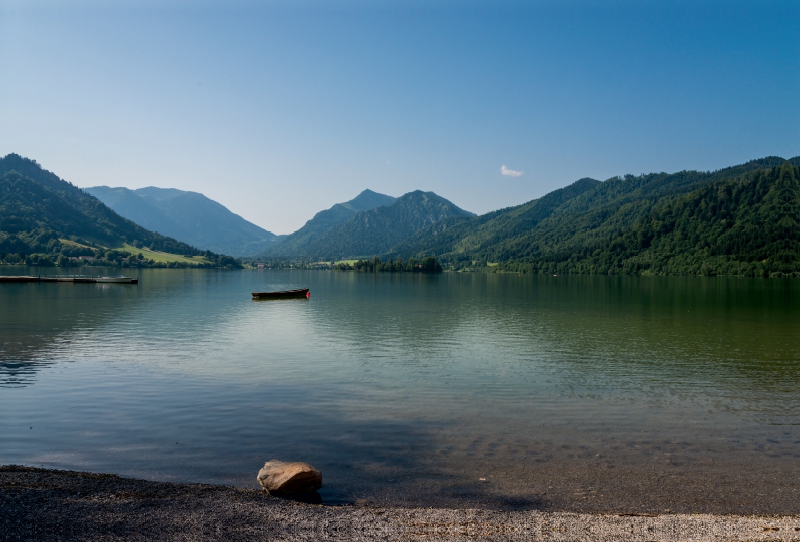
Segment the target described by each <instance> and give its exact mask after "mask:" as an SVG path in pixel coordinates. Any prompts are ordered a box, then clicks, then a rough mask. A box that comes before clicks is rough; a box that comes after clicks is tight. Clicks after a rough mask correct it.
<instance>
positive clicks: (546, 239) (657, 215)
mask: <svg viewBox="0 0 800 542" xmlns="http://www.w3.org/2000/svg"><path fill="white" fill-rule="evenodd" d="M797 166H800V158H794V159H792V160H790V161H785V160H784V159H782V158H778V157H769V158H764V159H761V160H754V161H751V162H748V163H747V164H743V165H741V166H736V167H732V168H727V169H723V170H719V171H715V172H695V171H683V172H680V173H676V174H672V175H668V174H666V173H659V174H650V175H641V176H638V177H634V176H631V175H628V176H625V177H615V178H612V179H609V180H607V181H605V182H603V183H598V182H596V181H591V180H589V179H583V180H581V181H578V182H577V183H575V184H573V185H571V186H570V187H567V188H565V189H561V190H560V191H558V190H557V191H555V192H552V193H550V194H548V195H546V196H544V197H542V198H540V199H538V200H534V201H532V202H530V203H528V204H525V205H522V206H519V207H513V208H510V209H504V210H501V211H496V212H494V213H490V214H488V215H483V216H480V217H476V218H472V219H466V220H464V219H462V220H458V221H456V220H453V219H450V220H447V221H444V222H442V223H439V224H436V225H434V226H432V227H429V228H427V229H425V230H421V231H419V232H417V234H416V235H415V236H413V237H412V238H410V239H408V240H407V241H406V242H405V243H402V244H399V245H398V246H396V247H394V248H393V249H392V250H390V251H387V253H386V254H385V255H386V256H392V257H398V256H399V257H404V258H408V257H417V258H419V257H422V256H425V255H431V254H434V255H436V256H437V257H438V258H439V259H440V260H442V261H443V262H444V263H445V264H449V265H451V266H453V267H455V268H461V267H466V268H482V267H483V268H485V266H486V265H487V264H488V263H492V264H499V265H497V268H499V269H507V270H513V271H529V272H545V273H629V274H745V275H758V276H761V275H773V276H776V275H798V273H800V266H798V264H797V259H796V258H797V256H798V252H797V242H798V239H800V237H798V235H797V229H796V224H797V212H798V208H799V207H798V206H800V200H799V199H798V191H797V179H798V170H797ZM774 224H781V226H780V227H778V226H774ZM793 224H795V226H793ZM759 247H760V248H759ZM792 247H794V248H792ZM793 251H794V252H793Z"/></svg>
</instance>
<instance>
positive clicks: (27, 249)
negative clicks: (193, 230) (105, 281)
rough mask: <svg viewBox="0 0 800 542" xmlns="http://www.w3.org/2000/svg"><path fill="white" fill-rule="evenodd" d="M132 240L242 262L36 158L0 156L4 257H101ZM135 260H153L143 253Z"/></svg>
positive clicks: (0, 250)
mask: <svg viewBox="0 0 800 542" xmlns="http://www.w3.org/2000/svg"><path fill="white" fill-rule="evenodd" d="M126 243H127V244H128V245H130V246H133V247H147V248H149V249H151V250H153V251H160V252H166V253H170V254H178V255H185V256H189V257H192V256H203V257H207V258H206V264H207V265H222V266H238V265H239V264H238V263H237V262H236V261H235V260H233V259H232V258H230V257H228V256H222V255H218V254H214V253H210V252H207V251H206V252H203V251H200V250H197V249H196V248H194V247H192V246H190V245H187V244H185V243H180V242H178V241H176V240H174V239H171V238H169V237H164V236H162V235H158V234H157V233H154V232H151V231H149V230H146V229H145V228H142V227H141V226H139V225H137V224H135V223H133V222H131V221H130V220H127V219H125V218H123V217H121V216H119V215H118V214H117V213H115V212H114V211H112V210H111V209H109V208H108V207H107V206H105V205H104V204H103V203H102V202H100V201H99V200H98V199H97V198H95V197H93V196H91V195H89V194H87V193H85V192H84V191H83V190H81V189H80V188H78V187H76V186H73V185H72V184H70V183H68V182H66V181H63V180H61V179H59V178H58V177H57V176H56V175H55V174H53V173H51V172H49V171H46V170H44V169H42V168H41V166H39V164H37V163H36V162H35V161H33V160H29V159H27V158H23V157H21V156H19V155H16V154H9V155H7V156H6V157H4V158H2V159H0V261H6V262H21V261H27V262H29V263H34V264H36V263H42V264H43V265H47V264H49V263H52V262H55V261H57V260H58V258H59V257H65V258H69V257H78V256H97V257H98V260H99V259H100V258H103V259H105V253H106V252H107V249H109V248H119V247H121V246H123V245H124V244H126ZM118 252H119V251H118ZM101 253H102V256H101V255H100V254H101ZM126 260H127V257H126ZM134 260H135V262H134ZM62 261H63V260H62ZM130 263H131V264H134V263H135V264H136V265H138V266H141V265H148V262H147V261H143V259H139V258H138V257H137V258H134V259H133V260H131V261H130ZM156 263H157V262H154V265H155V264H156Z"/></svg>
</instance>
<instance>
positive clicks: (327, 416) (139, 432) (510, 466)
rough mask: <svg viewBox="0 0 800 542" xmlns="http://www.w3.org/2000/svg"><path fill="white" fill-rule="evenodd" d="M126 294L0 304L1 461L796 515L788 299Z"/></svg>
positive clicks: (796, 428) (684, 286)
mask: <svg viewBox="0 0 800 542" xmlns="http://www.w3.org/2000/svg"><path fill="white" fill-rule="evenodd" d="M26 271H30V270H26ZM26 271H22V270H21V268H20V269H14V268H13V267H6V268H4V269H2V271H0V272H2V273H4V274H23V273H24V272H26ZM76 271H78V270H76ZM124 271H125V272H126V273H128V274H130V273H135V274H136V276H138V278H139V279H140V280H139V284H138V285H114V284H85V285H84V284H3V285H1V286H2V288H0V308H2V310H1V311H0V434H2V435H3V438H2V439H0V463H2V464H12V463H15V464H25V465H30V466H36V467H40V466H44V467H49V468H62V469H73V470H85V471H94V472H114V473H117V474H121V475H125V476H131V477H139V478H145V479H151V480H166V481H187V482H207V483H218V484H228V485H237V486H242V487H256V482H255V476H256V473H257V472H258V469H259V468H260V467H261V466H262V465H263V463H264V462H265V461H267V460H270V459H273V458H275V459H281V460H288V461H293V460H298V461H307V462H309V463H311V464H313V465H314V466H315V467H317V468H318V469H320V470H321V471H322V472H323V478H324V486H323V489H322V490H321V492H320V493H321V495H322V498H323V501H324V502H327V503H331V504H342V503H348V502H354V501H357V500H362V499H363V500H366V501H367V502H372V503H376V504H393V505H410V506H449V507H469V506H483V507H496V508H511V509H559V510H575V511H628V512H649V513H657V512H664V511H666V510H669V511H671V512H720V513H756V512H760V513H792V512H797V511H798V509H800V506H799V504H800V495H798V493H797V490H796V489H795V487H794V486H795V485H796V480H797V479H798V477H800V394H799V393H798V392H797V382H798V377H799V376H800V318H798V316H800V281H798V280H790V279H786V280H781V279H779V280H758V279H734V278H688V277H687V278H683V277H672V278H666V277H610V276H559V277H548V276H515V275H510V274H455V273H446V274H442V275H435V276H424V275H419V274H397V275H393V274H363V273H352V272H349V273H348V272H324V271H277V270H268V271H223V270H190V269H187V270H178V269H168V270H156V269H153V270H134V269H126V270H124ZM305 287H308V288H310V289H311V297H310V299H308V300H306V299H287V300H265V301H254V300H252V299H251V296H250V292H253V291H267V290H285V289H292V288H305Z"/></svg>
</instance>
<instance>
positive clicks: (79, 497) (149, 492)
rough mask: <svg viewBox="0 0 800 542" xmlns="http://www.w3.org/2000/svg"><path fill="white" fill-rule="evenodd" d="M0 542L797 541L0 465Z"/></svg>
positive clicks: (672, 517) (798, 525)
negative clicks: (336, 501)
mask: <svg viewBox="0 0 800 542" xmlns="http://www.w3.org/2000/svg"><path fill="white" fill-rule="evenodd" d="M0 529H2V531H0V539H1V540H53V541H57V540H92V541H98V540H286V541H290V540H462V539H463V540H473V539H475V540H550V541H562V540H563V541H567V540H569V541H578V540H598V541H604V540H633V541H639V540H640V541H662V540H664V541H666V540H704V541H706V540H742V541H744V540H781V541H785V540H798V541H800V515H752V516H746V515H723V514H658V515H641V514H625V513H622V512H620V513H616V514H611V513H602V514H588V513H574V512H558V511H498V510H481V509H448V508H404V507H387V506H375V505H367V504H359V503H356V504H353V505H347V506H324V505H315V504H305V503H299V502H294V501H288V500H283V499H279V498H275V497H272V496H269V495H267V494H265V493H264V492H261V491H258V490H255V489H241V488H234V487H225V486H214V485H205V484H176V483H166V482H150V481H145V480H136V479H129V478H122V477H119V476H116V475H112V474H93V473H85V472H74V471H57V470H48V469H36V468H30V467H20V466H14V465H10V466H4V467H0Z"/></svg>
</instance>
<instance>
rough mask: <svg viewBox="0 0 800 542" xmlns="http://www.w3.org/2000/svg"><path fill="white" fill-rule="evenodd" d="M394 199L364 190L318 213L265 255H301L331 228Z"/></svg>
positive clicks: (388, 203) (390, 202) (392, 201)
mask: <svg viewBox="0 0 800 542" xmlns="http://www.w3.org/2000/svg"><path fill="white" fill-rule="evenodd" d="M396 199H397V198H393V197H392V196H387V195H385V194H378V193H377V192H373V191H372V190H369V189H367V190H364V191H363V192H361V193H360V194H359V195H358V196H356V197H355V198H353V199H351V200H350V201H346V202H344V203H337V204H336V205H334V206H333V207H331V208H330V209H325V210H324V211H320V212H318V213H317V214H315V215H314V218H312V219H311V220H309V221H308V222H306V223H305V225H304V226H303V227H302V228H300V229H299V230H297V231H296V232H294V233H293V234H291V235H288V236H286V237H285V238H284V239H282V240H281V241H279V242H277V243H275V244H274V245H273V246H271V247H270V248H268V249H267V251H266V254H267V255H270V256H300V255H303V254H305V253H306V252H307V250H306V249H307V247H308V246H309V245H310V244H311V243H313V242H314V241H316V240H317V239H319V238H320V237H321V236H322V235H323V234H325V232H327V231H328V230H329V229H331V228H332V227H333V226H335V225H337V224H341V223H343V222H346V221H347V220H348V219H349V218H350V217H352V216H353V215H354V214H356V213H358V212H359V211H369V210H370V209H375V208H376V207H382V206H386V205H391V204H392V203H394V202H395V200H396Z"/></svg>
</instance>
